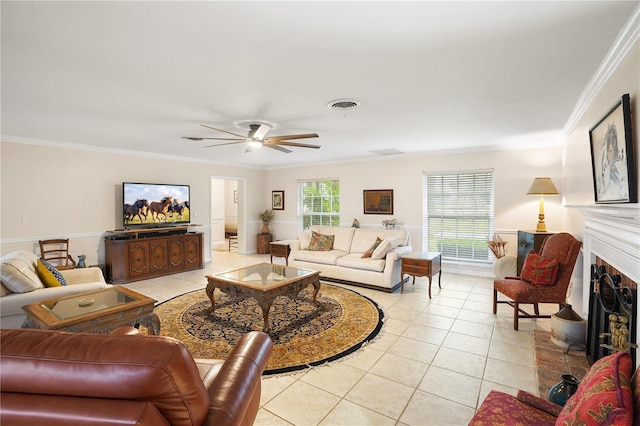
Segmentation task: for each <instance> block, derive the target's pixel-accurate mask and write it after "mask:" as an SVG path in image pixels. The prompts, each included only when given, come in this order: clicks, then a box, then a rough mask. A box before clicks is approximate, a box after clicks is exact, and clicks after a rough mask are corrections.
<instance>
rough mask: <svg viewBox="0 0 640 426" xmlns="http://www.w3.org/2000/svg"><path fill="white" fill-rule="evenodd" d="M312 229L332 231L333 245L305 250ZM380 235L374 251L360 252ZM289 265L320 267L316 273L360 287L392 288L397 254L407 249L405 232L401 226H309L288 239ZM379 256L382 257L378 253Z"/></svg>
mask: <svg viewBox="0 0 640 426" xmlns="http://www.w3.org/2000/svg"><path fill="white" fill-rule="evenodd" d="M312 231H315V232H318V233H320V234H322V235H334V242H333V249H332V250H328V251H314V250H309V243H310V241H311V234H312ZM377 238H380V239H382V240H383V243H381V244H380V246H379V248H380V249H379V250H378V252H374V256H372V257H371V258H363V257H362V255H363V254H364V252H366V251H367V250H368V249H369V248H371V246H372V245H373V244H374V243H375V242H376V239H377ZM289 245H290V247H291V253H290V254H289V258H288V260H289V266H293V267H295V268H301V269H312V270H315V271H320V277H321V278H322V279H326V280H329V281H337V282H344V283H348V284H354V285H358V286H362V287H369V288H375V289H379V290H384V291H387V292H392V291H394V290H395V289H396V288H398V287H399V286H400V282H401V279H402V278H401V277H400V266H401V265H400V262H401V261H400V258H401V257H402V255H404V254H406V253H410V252H411V238H410V235H409V232H408V231H406V230H403V229H371V228H369V229H367V228H347V227H330V226H317V225H314V226H311V229H310V230H309V231H306V232H301V233H299V234H298V239H297V240H291V241H290V242H289ZM380 256H382V257H380Z"/></svg>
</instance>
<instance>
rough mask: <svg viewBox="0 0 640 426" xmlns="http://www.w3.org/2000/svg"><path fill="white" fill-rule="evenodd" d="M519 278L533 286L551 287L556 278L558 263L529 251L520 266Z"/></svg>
mask: <svg viewBox="0 0 640 426" xmlns="http://www.w3.org/2000/svg"><path fill="white" fill-rule="evenodd" d="M520 278H521V279H523V280H525V281H527V282H530V283H531V284H533V285H544V286H552V285H554V284H555V283H556V278H558V262H556V260H555V259H547V258H544V257H542V256H540V255H539V254H538V253H536V252H534V251H533V250H531V251H530V252H529V254H528V255H527V258H526V259H525V260H524V265H522V270H521V271H520Z"/></svg>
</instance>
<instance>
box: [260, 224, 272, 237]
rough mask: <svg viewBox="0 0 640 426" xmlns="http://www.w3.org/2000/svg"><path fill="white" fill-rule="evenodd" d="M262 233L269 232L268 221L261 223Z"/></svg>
mask: <svg viewBox="0 0 640 426" xmlns="http://www.w3.org/2000/svg"><path fill="white" fill-rule="evenodd" d="M262 233H263V234H270V233H271V231H269V224H268V223H264V222H263V223H262Z"/></svg>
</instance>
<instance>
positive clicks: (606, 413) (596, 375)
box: [556, 352, 633, 425]
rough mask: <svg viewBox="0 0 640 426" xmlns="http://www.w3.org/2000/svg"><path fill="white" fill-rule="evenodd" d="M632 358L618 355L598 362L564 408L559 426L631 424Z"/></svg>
mask: <svg viewBox="0 0 640 426" xmlns="http://www.w3.org/2000/svg"><path fill="white" fill-rule="evenodd" d="M632 370H633V366H632V362H631V355H629V353H627V352H618V353H615V354H613V355H609V356H606V357H603V358H600V359H599V360H597V361H596V362H595V363H594V364H593V365H592V366H591V368H590V369H589V371H587V374H585V376H584V378H583V379H582V381H581V382H580V384H579V385H578V390H577V391H576V393H575V394H573V395H572V396H571V397H570V398H569V400H568V401H567V403H566V404H565V406H564V407H563V408H562V411H561V412H560V415H559V416H558V419H557V421H556V424H557V425H575V424H580V425H600V424H607V425H613V424H615V425H631V424H632V422H633V395H632V391H631V373H632Z"/></svg>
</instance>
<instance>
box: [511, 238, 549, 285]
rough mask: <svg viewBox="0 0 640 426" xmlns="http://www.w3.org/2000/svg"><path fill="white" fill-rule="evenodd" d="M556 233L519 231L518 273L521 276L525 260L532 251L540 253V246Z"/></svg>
mask: <svg viewBox="0 0 640 426" xmlns="http://www.w3.org/2000/svg"><path fill="white" fill-rule="evenodd" d="M553 234H555V232H536V231H518V257H517V260H516V273H517V275H518V276H520V271H521V270H522V265H524V260H525V259H526V258H527V255H528V254H529V252H530V251H531V250H533V251H535V252H536V253H540V246H542V242H543V241H544V239H545V238H547V237H548V236H550V235H553Z"/></svg>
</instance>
